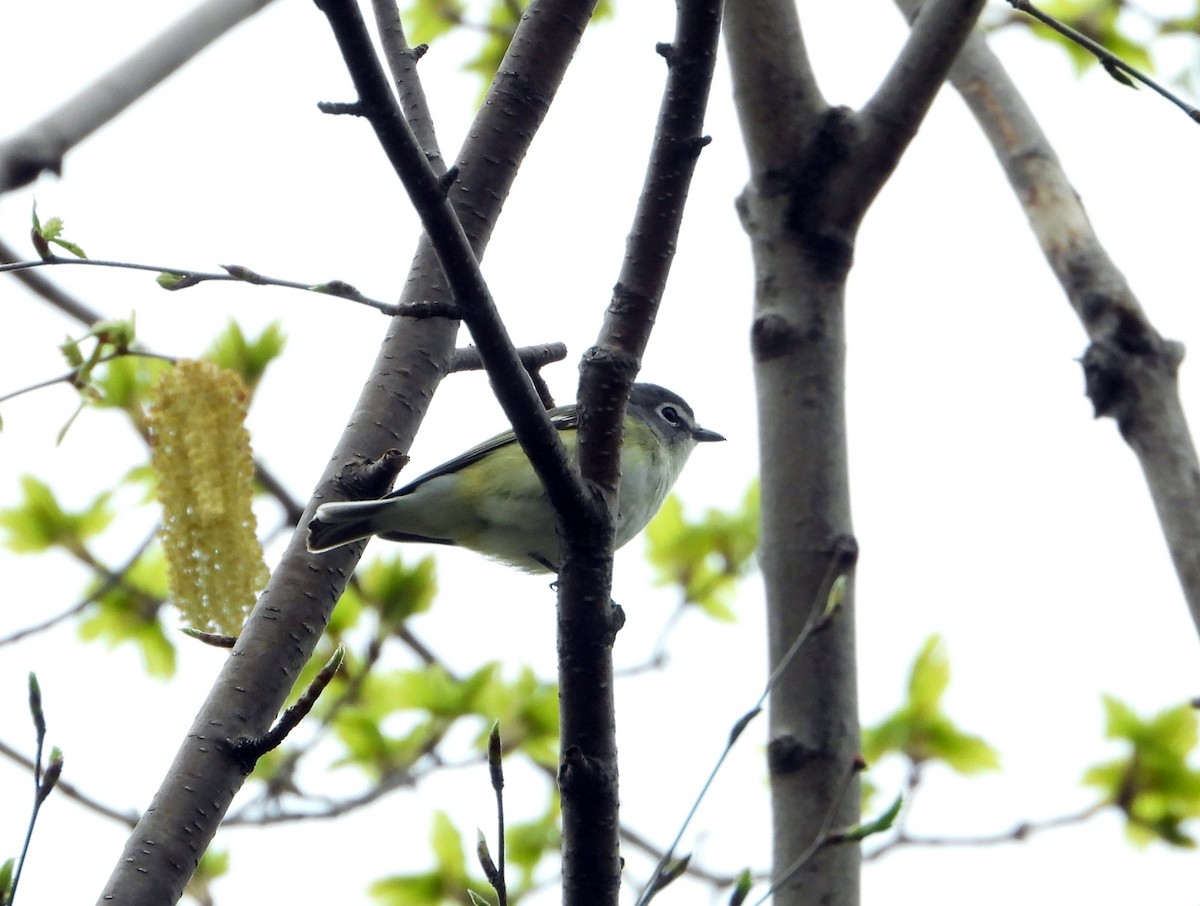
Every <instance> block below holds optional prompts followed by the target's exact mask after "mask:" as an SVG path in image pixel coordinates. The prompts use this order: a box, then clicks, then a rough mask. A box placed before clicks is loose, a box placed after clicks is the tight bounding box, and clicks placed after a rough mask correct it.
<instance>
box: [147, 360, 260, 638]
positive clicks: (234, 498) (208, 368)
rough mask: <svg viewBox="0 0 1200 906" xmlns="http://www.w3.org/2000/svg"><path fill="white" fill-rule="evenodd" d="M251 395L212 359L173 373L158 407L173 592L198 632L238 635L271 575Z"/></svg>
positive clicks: (158, 466) (155, 397) (155, 416)
mask: <svg viewBox="0 0 1200 906" xmlns="http://www.w3.org/2000/svg"><path fill="white" fill-rule="evenodd" d="M246 406H247V401H246V391H245V390H244V388H243V387H242V384H241V382H240V381H239V380H238V378H237V375H235V374H234V373H233V372H231V371H227V370H225V369H223V368H220V367H218V366H217V365H214V364H212V363H211V362H199V361H189V360H184V361H181V362H179V363H178V364H177V365H176V366H175V367H174V368H172V369H170V370H168V371H166V372H165V373H164V374H163V376H162V379H161V380H160V381H159V383H158V384H157V385H156V386H155V388H154V391H153V393H152V397H151V403H150V440H151V447H150V449H151V464H152V465H153V467H154V471H155V473H156V474H157V476H158V499H159V502H160V503H161V504H162V508H163V518H162V528H161V530H160V532H159V538H160V540H161V542H162V546H163V552H164V554H165V556H166V560H167V577H168V581H169V582H170V589H171V597H172V599H173V600H174V602H175V605H176V606H177V607H178V608H179V610H180V612H181V613H182V614H183V616H184V619H185V621H186V622H187V624H188V625H189V626H191V627H192V628H193V629H199V630H202V631H205V632H215V633H220V634H222V635H237V634H238V632H239V631H240V630H241V628H242V624H243V623H244V622H245V620H246V615H247V614H248V613H249V612H250V608H251V606H252V605H253V604H254V597H255V594H256V593H257V592H258V591H259V590H260V589H261V588H262V587H263V586H264V585H265V584H266V581H267V578H268V572H267V567H266V564H265V563H264V562H263V552H262V545H261V544H259V541H258V537H257V535H256V534H255V528H256V522H255V519H254V513H253V511H252V510H251V508H250V502H251V497H252V494H253V489H252V486H251V482H252V479H253V478H254V460H253V458H252V456H251V453H250V435H249V433H248V432H247V431H246V427H245V424H244V421H245V417H246Z"/></svg>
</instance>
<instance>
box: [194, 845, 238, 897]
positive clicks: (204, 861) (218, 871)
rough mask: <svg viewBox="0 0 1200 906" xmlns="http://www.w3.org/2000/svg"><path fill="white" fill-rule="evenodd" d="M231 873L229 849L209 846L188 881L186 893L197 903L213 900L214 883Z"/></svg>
mask: <svg viewBox="0 0 1200 906" xmlns="http://www.w3.org/2000/svg"><path fill="white" fill-rule="evenodd" d="M228 873H229V851H228V850H216V849H212V848H209V849H208V850H206V851H205V853H204V855H202V856H201V857H200V865H199V867H198V868H197V869H196V873H195V874H194V875H192V879H191V880H190V881H188V884H187V887H186V888H185V889H184V894H185V895H186V896H189V897H191V898H192V899H193V900H195V901H196V902H197V903H211V902H213V895H212V883H213V881H215V880H217V878H220V877H222V876H223V875H226V874H228Z"/></svg>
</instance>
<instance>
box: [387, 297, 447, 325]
mask: <svg viewBox="0 0 1200 906" xmlns="http://www.w3.org/2000/svg"><path fill="white" fill-rule="evenodd" d="M392 314H393V315H395V316H397V317H401V318H413V319H414V320H417V321H424V320H425V319H426V318H449V319H450V320H451V321H461V320H462V309H461V308H460V307H459V306H458V304H457V303H456V302H448V301H446V300H445V299H423V300H421V301H418V302H398V303H397V304H396V305H395V306H393V307H392Z"/></svg>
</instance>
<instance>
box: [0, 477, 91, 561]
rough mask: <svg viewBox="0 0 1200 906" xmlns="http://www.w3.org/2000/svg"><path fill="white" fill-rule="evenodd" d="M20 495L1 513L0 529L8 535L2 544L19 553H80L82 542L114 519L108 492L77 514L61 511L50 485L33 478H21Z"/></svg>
mask: <svg viewBox="0 0 1200 906" xmlns="http://www.w3.org/2000/svg"><path fill="white" fill-rule="evenodd" d="M21 494H22V500H21V502H20V503H19V504H18V505H16V506H14V507H10V508H8V509H5V510H0V528H3V529H5V530H6V531H7V533H8V537H7V538H6V539H5V544H7V545H8V547H9V548H10V549H12V550H13V551H15V552H17V553H19V554H29V553H42V552H44V551H47V550H49V549H50V548H52V547H56V546H58V547H63V548H66V549H67V550H68V551H70V552H72V553H75V554H81V553H82V552H84V541H85V540H86V539H88V538H91V537H93V536H95V535H97V534H99V533H100V532H102V531H104V529H106V528H107V527H108V525H109V523H110V522H111V521H112V518H113V513H112V510H111V509H110V508H109V498H110V497H111V496H112V495H111V494H110V493H109V492H107V491H105V492H104V493H101V494H98V495H96V497H95V498H94V499H93V500H92V502H91V503H89V504H88V505H87V506H85V507H84V508H83V509H82V510H78V511H76V512H68V511H67V510H64V509H63V508H62V506H61V505H60V504H59V502H58V500H57V498H55V496H54V491H53V490H51V488H50V486H49V485H47V484H45V483H44V482H42V481H41V480H39V479H37V478H35V477H34V476H32V475H23V476H21Z"/></svg>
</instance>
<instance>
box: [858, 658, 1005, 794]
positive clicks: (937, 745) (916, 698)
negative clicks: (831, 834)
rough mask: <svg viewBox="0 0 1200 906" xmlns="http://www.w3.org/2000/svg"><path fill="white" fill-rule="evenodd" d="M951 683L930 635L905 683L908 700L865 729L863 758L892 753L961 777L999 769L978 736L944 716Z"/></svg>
mask: <svg viewBox="0 0 1200 906" xmlns="http://www.w3.org/2000/svg"><path fill="white" fill-rule="evenodd" d="M949 682H950V662H949V660H948V659H947V657H946V652H945V648H944V646H943V645H942V642H941V638H940V637H939V636H937V635H933V636H930V637H929V639H927V640H926V642H925V644H924V646H922V648H921V651H920V653H919V654H918V655H917V657H916V660H915V661H913V666H912V670H911V672H910V673H909V678H908V698H907V700H906V701H905V702H904V703H903V704H902V705H901V706H900V707H899V709H897V710H896V711H895V712H893V713H892V714H890V715H889V716H888V717H886V718H884V719H883V721H882V722H881V723H879V724H877V725H876V726H874V727H868V728H865V729H864V730H863V755H864V757H865V758H866V759H867V760H868V761H876V760H878V759H879V758H882V757H883V756H884V755H886V754H888V753H891V752H895V753H897V754H900V755H903V756H904V757H905V758H907V759H908V760H909V761H911V762H912V763H913V764H922V763H924V762H927V761H941V762H944V763H945V764H946V765H947V766H949V767H950V768H952V769H954V770H955V771H957V772H959V773H960V774H977V773H979V772H981V771H989V770H995V769H997V768H999V766H1000V758H999V756H998V755H997V754H996V751H995V750H994V749H993V748H992V747H991V746H990V745H988V744H987V743H986V742H984V741H983V739H981V738H980V737H978V736H974V735H972V734H969V733H964V732H963V731H962V730H960V729H959V728H958V727H957V726H956V725H955V724H954V722H953V721H952V720H950V718H949V717H948V716H947V715H946V714H945V713H944V712H943V711H942V695H943V693H944V692H945V691H946V686H947V685H948V684H949Z"/></svg>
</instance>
